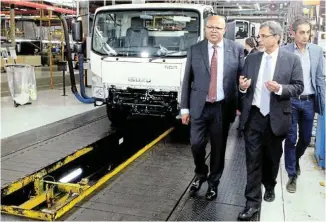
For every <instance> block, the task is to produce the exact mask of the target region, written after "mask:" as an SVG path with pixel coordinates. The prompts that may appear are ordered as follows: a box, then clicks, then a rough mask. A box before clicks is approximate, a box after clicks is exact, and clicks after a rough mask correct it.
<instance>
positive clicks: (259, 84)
mask: <svg viewBox="0 0 326 222" xmlns="http://www.w3.org/2000/svg"><path fill="white" fill-rule="evenodd" d="M278 52H279V48H277V49H276V50H275V51H274V52H272V53H271V54H267V53H266V52H264V54H263V58H262V59H261V63H260V68H259V73H258V77H257V82H256V86H255V87H256V88H255V94H254V98H253V101H252V105H254V106H257V107H258V108H260V100H261V90H262V87H263V84H265V83H262V78H263V75H264V73H263V72H264V69H265V64H266V57H267V56H271V57H272V70H271V72H272V75H271V81H272V80H273V77H274V74H275V67H276V61H277V56H278ZM240 92H242V93H246V92H247V90H245V91H242V90H241V89H240ZM275 94H277V95H282V85H280V90H279V91H278V92H277V93H275Z"/></svg>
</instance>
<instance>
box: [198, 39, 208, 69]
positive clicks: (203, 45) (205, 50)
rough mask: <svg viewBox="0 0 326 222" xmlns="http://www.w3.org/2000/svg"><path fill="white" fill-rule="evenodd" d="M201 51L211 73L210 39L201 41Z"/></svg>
mask: <svg viewBox="0 0 326 222" xmlns="http://www.w3.org/2000/svg"><path fill="white" fill-rule="evenodd" d="M200 51H201V53H202V58H203V60H204V64H205V66H206V69H207V73H208V75H209V70H210V69H209V60H208V40H207V39H206V40H204V41H202V43H201V47H200Z"/></svg>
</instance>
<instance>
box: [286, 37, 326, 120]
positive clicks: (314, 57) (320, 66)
mask: <svg viewBox="0 0 326 222" xmlns="http://www.w3.org/2000/svg"><path fill="white" fill-rule="evenodd" d="M283 49H285V50H287V51H289V52H293V53H294V50H295V48H294V43H290V44H287V45H286V46H284V47H283ZM308 50H309V57H310V76H311V83H312V86H313V87H314V89H315V92H316V94H315V95H316V96H315V112H316V113H318V114H321V115H323V113H324V112H325V111H324V107H325V77H324V75H325V68H324V59H325V58H324V56H323V49H322V48H321V47H320V46H318V45H315V44H311V43H308Z"/></svg>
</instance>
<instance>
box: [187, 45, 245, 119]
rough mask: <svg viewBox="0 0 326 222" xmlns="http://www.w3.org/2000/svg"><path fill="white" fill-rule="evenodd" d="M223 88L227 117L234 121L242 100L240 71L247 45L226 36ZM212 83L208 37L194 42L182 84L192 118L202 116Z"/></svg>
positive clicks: (188, 55)
mask: <svg viewBox="0 0 326 222" xmlns="http://www.w3.org/2000/svg"><path fill="white" fill-rule="evenodd" d="M223 41H224V73H223V89H224V95H225V99H224V100H225V106H224V107H225V109H226V110H227V113H228V114H229V115H228V116H227V117H226V118H227V120H228V121H229V122H230V123H231V122H233V121H234V119H235V115H236V108H237V101H238V99H237V98H238V90H237V87H238V73H241V72H242V67H243V63H244V55H243V51H244V50H243V47H242V46H241V45H240V44H238V43H236V42H233V41H231V40H228V39H224V40H223ZM209 83H210V67H209V58H208V40H203V41H201V42H199V43H197V44H195V45H192V46H191V47H190V48H189V50H188V54H187V63H186V68H185V73H184V79H183V83H182V93H181V109H189V110H190V116H191V117H192V118H195V119H197V118H200V116H201V113H202V111H203V108H204V105H205V102H206V97H207V94H208V89H209Z"/></svg>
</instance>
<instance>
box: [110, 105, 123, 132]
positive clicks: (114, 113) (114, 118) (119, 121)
mask: <svg viewBox="0 0 326 222" xmlns="http://www.w3.org/2000/svg"><path fill="white" fill-rule="evenodd" d="M106 112H107V116H108V118H109V120H110V122H111V123H112V124H113V125H114V126H116V127H118V126H122V125H124V124H125V123H126V120H127V117H128V114H127V113H126V111H124V110H121V109H118V108H112V107H109V106H108V105H106Z"/></svg>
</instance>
